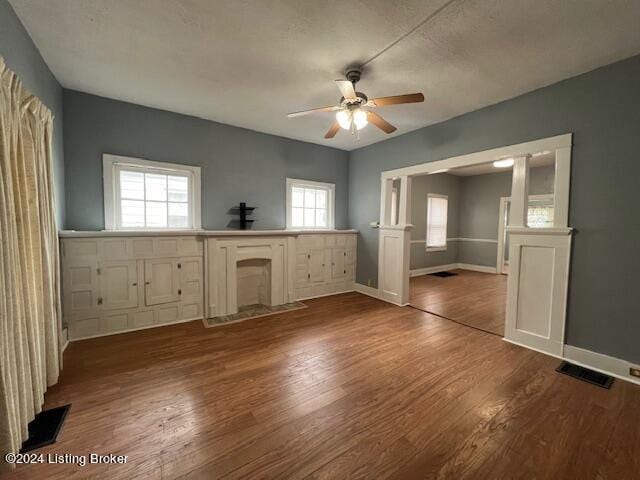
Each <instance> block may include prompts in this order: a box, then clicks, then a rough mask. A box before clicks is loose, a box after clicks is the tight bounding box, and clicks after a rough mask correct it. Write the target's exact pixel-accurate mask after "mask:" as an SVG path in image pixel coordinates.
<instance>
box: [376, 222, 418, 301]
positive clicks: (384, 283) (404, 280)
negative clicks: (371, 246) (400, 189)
mask: <svg viewBox="0 0 640 480" xmlns="http://www.w3.org/2000/svg"><path fill="white" fill-rule="evenodd" d="M410 236H411V232H410V227H409V228H407V226H400V225H398V226H380V237H379V245H380V248H379V256H378V262H379V265H381V266H382V268H380V269H379V273H378V277H379V283H378V288H379V291H380V298H382V299H383V300H386V301H389V302H391V303H395V304H396V305H406V304H407V303H408V301H409V256H408V255H405V256H403V255H402V253H403V251H404V250H405V248H406V249H408V248H409V241H410Z"/></svg>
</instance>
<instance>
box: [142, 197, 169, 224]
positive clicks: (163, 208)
mask: <svg viewBox="0 0 640 480" xmlns="http://www.w3.org/2000/svg"><path fill="white" fill-rule="evenodd" d="M146 207H147V227H149V228H166V227H167V204H166V203H164V202H146Z"/></svg>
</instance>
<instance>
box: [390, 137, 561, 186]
mask: <svg viewBox="0 0 640 480" xmlns="http://www.w3.org/2000/svg"><path fill="white" fill-rule="evenodd" d="M571 138H572V134H571V133H566V134H564V135H557V136H555V137H549V138H543V139H540V140H534V141H531V142H524V143H518V144H515V145H509V146H506V147H500V148H494V149H491V150H484V151H481V152H474V153H469V154H466V155H459V156H457V157H450V158H446V159H443V160H437V161H434V162H427V163H422V164H419V165H413V166H411V167H403V168H397V169H394V170H387V171H385V172H382V178H383V179H386V178H393V177H398V176H401V175H425V174H432V173H436V172H437V171H438V170H442V169H445V168H446V169H451V168H457V167H467V166H470V165H478V164H480V163H489V162H492V161H494V160H497V159H500V158H504V157H517V156H522V155H526V154H533V153H538V152H543V151H554V150H557V149H561V148H569V149H570V148H571V145H572V140H571ZM567 179H568V178H567ZM567 179H565V180H567ZM556 193H557V192H556Z"/></svg>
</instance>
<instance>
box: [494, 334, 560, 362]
mask: <svg viewBox="0 0 640 480" xmlns="http://www.w3.org/2000/svg"><path fill="white" fill-rule="evenodd" d="M502 340H504V341H505V342H508V343H511V344H513V345H517V346H519V347H522V348H527V349H529V350H533V351H534V352H538V353H542V354H544V355H549V356H550V357H555V358H559V359H561V360H564V357H563V356H562V355H560V354H556V353H553V352H548V351H546V350H542V349H540V348H536V347H532V346H530V345H525V344H524V343H520V342H518V341H516V340H512V339H509V338H506V337H503V338H502Z"/></svg>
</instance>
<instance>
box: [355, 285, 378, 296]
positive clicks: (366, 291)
mask: <svg viewBox="0 0 640 480" xmlns="http://www.w3.org/2000/svg"><path fill="white" fill-rule="evenodd" d="M354 291H356V292H358V293H362V294H363V295H368V296H369V297H373V298H377V299H378V300H381V298H380V292H379V291H378V289H377V288H374V287H370V286H368V285H362V284H361V283H357V282H356V283H355V285H354Z"/></svg>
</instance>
